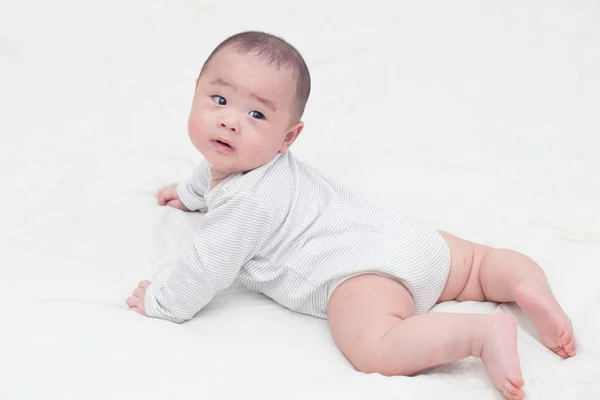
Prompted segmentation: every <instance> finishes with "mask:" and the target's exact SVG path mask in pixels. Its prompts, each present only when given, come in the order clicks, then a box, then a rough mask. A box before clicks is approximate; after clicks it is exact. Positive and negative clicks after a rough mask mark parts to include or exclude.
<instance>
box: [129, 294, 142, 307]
mask: <svg viewBox="0 0 600 400" xmlns="http://www.w3.org/2000/svg"><path fill="white" fill-rule="evenodd" d="M139 304H140V299H138V298H137V297H135V296H129V297H128V298H127V305H128V306H129V308H137V306H139Z"/></svg>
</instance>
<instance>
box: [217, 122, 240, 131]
mask: <svg viewBox="0 0 600 400" xmlns="http://www.w3.org/2000/svg"><path fill="white" fill-rule="evenodd" d="M221 128H225V129H229V130H230V131H232V132H238V131H239V128H238V126H237V124H235V123H233V122H225V121H223V122H221Z"/></svg>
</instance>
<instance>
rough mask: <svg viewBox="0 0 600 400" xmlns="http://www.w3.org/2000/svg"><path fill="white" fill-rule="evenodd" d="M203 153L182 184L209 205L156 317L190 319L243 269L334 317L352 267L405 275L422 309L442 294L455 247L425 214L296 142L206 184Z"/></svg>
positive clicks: (156, 291)
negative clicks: (309, 157) (375, 196)
mask: <svg viewBox="0 0 600 400" xmlns="http://www.w3.org/2000/svg"><path fill="white" fill-rule="evenodd" d="M209 184H210V166H209V165H208V163H207V162H206V161H203V162H202V163H201V164H200V165H199V166H198V168H196V170H195V171H194V173H193V175H192V176H191V177H190V178H189V179H188V180H187V181H185V182H183V183H182V184H180V185H178V187H177V191H178V194H179V197H180V199H181V201H182V202H183V204H185V206H186V207H187V208H189V209H190V210H192V211H200V212H205V213H206V215H205V216H204V217H203V219H202V220H201V222H200V226H199V227H198V229H197V232H196V236H195V238H194V241H193V244H192V245H191V248H190V249H189V251H188V253H187V254H185V255H183V257H182V258H181V260H180V261H179V263H178V265H176V266H175V268H174V269H173V271H172V273H171V275H170V276H169V277H168V278H167V279H166V280H165V281H164V282H152V283H151V284H150V286H149V287H148V288H147V290H146V296H145V298H144V303H145V308H146V313H147V315H148V316H150V317H155V318H161V319H166V320H170V321H173V322H183V321H185V320H188V319H190V318H192V317H193V316H194V315H195V314H196V313H197V312H198V311H200V310H201V309H202V308H203V307H204V306H206V304H208V302H209V301H211V299H212V298H213V297H214V296H215V295H216V294H217V293H218V292H219V291H221V290H223V289H226V288H227V287H228V286H230V285H231V284H232V283H233V281H234V280H235V279H236V278H237V279H239V281H240V282H241V283H242V284H244V285H245V286H246V287H248V288H249V289H250V290H253V291H256V292H259V293H263V294H264V295H266V296H268V297H269V298H271V299H273V300H274V301H276V302H277V303H279V304H281V305H282V306H284V307H287V308H288V309H291V310H293V311H296V312H300V313H303V314H308V315H312V316H315V317H319V318H327V303H328V299H329V295H330V294H331V292H332V291H333V289H334V288H335V286H337V285H338V284H339V283H341V282H342V281H343V280H344V279H347V278H349V277H352V276H356V275H360V274H365V273H373V274H379V275H382V276H386V277H390V278H394V279H397V280H398V281H399V282H401V283H402V284H403V285H404V286H405V287H406V288H407V290H408V291H409V292H410V293H411V295H412V296H413V300H414V303H415V312H416V313H417V314H419V313H424V312H427V311H428V310H429V309H430V308H431V307H432V306H433V305H434V304H435V302H436V301H437V299H438V298H439V296H440V295H441V292H442V290H443V288H444V286H445V284H446V280H447V278H448V274H449V271H450V251H449V249H448V247H447V245H446V243H445V241H444V239H443V238H442V237H441V235H440V234H439V233H438V232H437V231H435V230H433V229H431V228H429V227H428V226H426V225H425V224H424V223H422V222H420V221H418V220H416V219H413V218H411V217H409V216H407V215H406V214H404V213H401V212H398V211H395V210H391V209H389V208H386V207H384V206H383V205H382V204H379V203H377V202H376V201H374V200H371V199H369V198H368V197H366V196H364V195H362V194H360V193H359V192H357V191H355V190H352V189H351V188H349V187H347V186H345V185H343V184H341V183H339V182H336V181H334V180H333V179H331V178H330V177H328V176H326V175H325V174H323V173H321V172H319V171H317V170H316V169H314V168H312V167H311V166H309V165H307V164H306V163H304V162H302V161H300V160H298V159H297V158H295V157H294V156H293V154H292V153H291V152H290V151H288V152H286V153H278V154H277V155H276V156H275V157H274V158H273V159H271V160H270V161H269V162H268V163H266V164H264V165H263V166H261V167H259V168H256V169H254V170H252V171H249V172H246V173H238V174H233V175H230V176H229V177H227V178H226V179H225V180H223V181H222V182H220V183H219V184H218V185H216V186H215V187H214V188H213V189H212V190H208V188H209Z"/></svg>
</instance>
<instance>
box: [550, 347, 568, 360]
mask: <svg viewBox="0 0 600 400" xmlns="http://www.w3.org/2000/svg"><path fill="white" fill-rule="evenodd" d="M552 350H554V352H555V353H556V354H558V355H559V356H561V357H562V358H569V354H567V352H566V351H565V349H564V348H562V347H557V348H555V349H552Z"/></svg>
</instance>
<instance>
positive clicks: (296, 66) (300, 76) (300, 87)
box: [200, 31, 310, 119]
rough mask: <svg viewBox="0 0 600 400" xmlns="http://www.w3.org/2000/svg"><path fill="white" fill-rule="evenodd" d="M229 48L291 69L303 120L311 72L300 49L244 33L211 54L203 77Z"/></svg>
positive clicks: (261, 34) (260, 34)
mask: <svg viewBox="0 0 600 400" xmlns="http://www.w3.org/2000/svg"><path fill="white" fill-rule="evenodd" d="M225 48H228V49H233V50H234V51H236V52H238V53H240V54H255V55H256V56H258V57H260V58H261V59H263V60H264V61H266V62H267V64H268V65H273V66H275V67H276V68H277V69H280V68H287V69H290V70H291V71H292V73H293V74H294V77H295V78H296V112H297V116H298V119H300V118H301V117H302V115H303V114H304V109H305V107H306V102H307V101H308V96H309V95H310V73H309V72H308V67H307V66H306V63H305V62H304V59H303V58H302V56H301V55H300V52H298V50H296V49H295V48H294V47H293V46H292V45H290V44H289V43H288V42H286V41H285V40H283V39H282V38H280V37H277V36H275V35H272V34H269V33H265V32H258V31H247V32H240V33H237V34H235V35H233V36H230V37H228V38H227V39H225V40H224V41H222V42H221V43H220V44H219V45H218V46H217V47H216V48H215V49H214V50H213V51H212V53H210V55H209V56H208V58H207V59H206V61H205V62H204V65H203V66H202V70H201V71H200V75H202V73H203V72H204V70H205V69H206V67H207V65H208V64H209V62H210V60H211V59H212V58H213V57H214V56H215V54H217V53H218V52H219V51H221V50H223V49H225Z"/></svg>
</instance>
